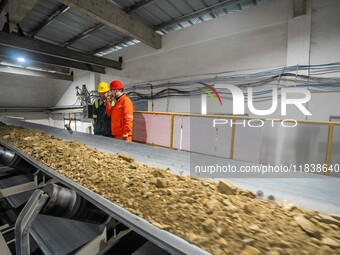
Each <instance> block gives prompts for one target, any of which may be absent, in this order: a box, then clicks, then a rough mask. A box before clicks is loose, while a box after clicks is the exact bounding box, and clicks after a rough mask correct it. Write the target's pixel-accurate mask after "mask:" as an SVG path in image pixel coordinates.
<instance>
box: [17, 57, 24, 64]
mask: <svg viewBox="0 0 340 255" xmlns="http://www.w3.org/2000/svg"><path fill="white" fill-rule="evenodd" d="M17 60H18V61H19V62H20V63H24V62H25V61H26V59H24V58H21V57H20V58H17Z"/></svg>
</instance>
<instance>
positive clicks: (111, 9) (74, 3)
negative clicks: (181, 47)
mask: <svg viewBox="0 0 340 255" xmlns="http://www.w3.org/2000/svg"><path fill="white" fill-rule="evenodd" d="M58 1H59V2H62V3H63V4H66V5H68V6H70V7H75V8H78V9H79V10H81V11H83V12H84V13H86V14H87V15H89V16H91V17H93V18H95V19H97V20H98V21H100V22H101V23H103V24H104V25H106V26H108V27H112V28H113V29H115V30H117V31H119V32H121V33H123V34H125V35H127V36H129V37H132V38H136V39H138V40H139V41H141V42H143V43H145V44H147V45H149V46H151V47H153V48H155V49H160V48H161V47H162V42H161V36H160V35H159V34H157V33H156V32H154V31H153V30H152V28H150V27H148V26H146V25H144V24H143V23H141V22H139V21H137V20H135V19H133V18H131V17H130V16H129V15H128V14H127V13H125V12H124V11H122V10H121V9H119V8H118V7H116V6H114V5H113V4H112V3H110V2H109V1H107V0H58Z"/></svg>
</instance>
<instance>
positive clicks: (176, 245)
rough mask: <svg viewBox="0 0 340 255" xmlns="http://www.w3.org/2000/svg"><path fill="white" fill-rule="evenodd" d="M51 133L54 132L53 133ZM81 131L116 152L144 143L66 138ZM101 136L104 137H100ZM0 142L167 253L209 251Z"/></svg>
mask: <svg viewBox="0 0 340 255" xmlns="http://www.w3.org/2000/svg"><path fill="white" fill-rule="evenodd" d="M1 121H3V120H2V119H1ZM3 122H4V121H3ZM6 123H7V124H12V123H8V122H7V121H6ZM17 124H18V123H17ZM19 124H25V125H24V126H26V124H27V123H26V122H23V123H20V122H19ZM29 124H31V123H29ZM38 126H39V125H38ZM31 128H32V127H31ZM48 129H49V130H50V131H51V130H53V131H54V132H60V130H58V129H56V128H48ZM44 132H46V133H49V134H51V132H48V131H46V130H44ZM66 133H67V131H66ZM66 133H65V132H60V134H62V136H65V134H66ZM52 134H53V133H52ZM54 135H56V134H54ZM66 135H67V134H66ZM82 135H83V136H84V137H86V138H87V140H88V141H90V143H91V144H90V145H92V146H94V145H95V143H98V142H100V141H106V143H107V146H108V148H111V149H113V148H115V150H117V152H122V148H125V150H124V151H126V152H128V153H129V151H127V148H129V146H133V145H136V146H137V147H138V146H139V147H140V149H142V147H143V150H142V151H145V147H146V146H143V145H139V144H132V143H131V144H130V143H125V142H122V143H120V141H118V143H117V145H118V144H120V145H119V146H118V147H120V148H117V147H116V146H114V147H113V146H112V145H113V144H114V145H116V142H117V141H116V140H113V139H110V138H105V137H94V136H91V135H86V134H85V135H84V134H77V135H75V136H72V137H68V138H72V140H78V141H79V137H82ZM77 136H78V139H74V138H76V137H77ZM102 138H104V140H103V139H102ZM97 139H98V141H96V140H97ZM91 141H92V142H91ZM108 142H111V143H112V144H111V145H110V144H109V143H108ZM0 144H2V145H3V146H5V147H7V148H8V149H10V150H12V151H15V152H16V153H17V154H18V155H19V156H21V157H23V158H24V159H25V160H27V161H28V162H29V163H31V164H32V165H34V166H35V167H37V168H38V169H41V170H42V171H43V172H44V173H46V174H47V175H49V176H50V177H52V178H54V179H56V180H58V181H59V182H61V183H63V184H64V185H65V186H67V187H69V188H71V189H73V190H75V191H76V192H77V193H78V194H80V195H81V196H82V197H84V198H85V199H86V200H88V201H89V202H91V203H93V204H94V205H96V206H97V207H98V208H100V209H101V210H103V211H104V212H106V213H107V214H109V215H110V216H112V217H113V218H115V219H117V220H118V221H120V222H122V223H123V224H124V225H126V226H127V227H129V228H131V229H132V230H133V231H135V232H137V233H138V234H140V235H141V236H143V237H145V238H146V239H148V240H149V241H151V242H153V243H154V244H156V245H157V246H159V247H161V248H162V249H164V250H166V251H168V252H169V253H171V254H181V255H184V254H195V255H207V254H209V253H208V252H206V251H203V250H202V249H200V248H198V247H197V246H194V245H192V244H190V243H188V242H187V241H185V240H183V239H181V238H179V237H178V236H176V235H173V234H171V233H169V232H167V231H164V230H160V229H158V228H157V227H155V226H153V225H152V224H150V223H149V222H148V221H146V220H144V219H142V218H140V217H138V216H136V215H134V214H132V213H130V212H128V211H127V210H125V209H123V208H121V207H119V206H117V205H116V204H114V203H112V202H111V201H109V200H107V199H105V198H103V197H101V196H99V195H98V194H96V193H94V192H92V191H90V190H88V189H86V188H84V187H83V186H81V185H79V184H77V183H75V182H73V181H72V180H70V179H68V178H66V177H65V176H63V175H61V174H59V173H58V172H56V171H54V170H53V169H51V168H49V167H46V166H45V165H43V164H41V163H40V162H38V161H37V160H35V159H32V158H30V157H28V156H26V155H24V154H23V153H22V152H21V151H20V150H18V149H17V148H15V147H14V146H12V145H10V144H8V143H6V142H3V141H0ZM94 147H95V146H94ZM134 147H135V146H134ZM154 149H156V148H154ZM110 151H111V152H112V150H110ZM150 155H151V154H150Z"/></svg>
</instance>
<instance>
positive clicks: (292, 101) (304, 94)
mask: <svg viewBox="0 0 340 255" xmlns="http://www.w3.org/2000/svg"><path fill="white" fill-rule="evenodd" d="M201 84H202V85H204V86H205V88H202V90H203V91H204V92H206V93H207V94H208V95H209V96H210V98H211V99H212V100H213V101H214V104H216V98H215V96H216V97H217V98H218V100H219V102H220V105H221V106H222V100H221V97H220V95H219V94H218V92H217V91H216V89H215V88H214V87H213V86H211V85H208V84H205V83H201ZM220 87H221V88H224V89H228V90H229V91H230V92H231V94H232V98H233V115H245V104H246V103H245V94H244V93H243V91H242V90H241V89H240V88H239V87H237V86H235V85H229V84H226V85H220ZM278 90H280V91H281V98H280V96H279V94H278ZM214 95H215V96H214ZM246 95H247V106H248V110H249V112H251V113H252V114H254V115H257V116H268V115H271V114H273V113H274V112H275V111H276V110H277V107H278V105H279V103H278V101H279V98H280V101H281V102H280V103H281V105H280V106H281V107H280V108H281V115H282V116H286V115H287V105H295V107H297V109H299V110H300V111H301V112H302V113H303V114H304V115H305V116H311V115H312V114H311V113H310V112H309V111H308V110H307V108H306V107H305V106H304V105H303V104H305V103H307V102H309V100H310V99H311V93H310V91H309V90H308V89H307V88H301V87H298V88H297V87H289V88H280V89H277V88H273V89H272V104H271V106H270V108H269V109H266V110H259V109H256V108H255V106H254V100H253V88H252V87H248V88H247V94H246ZM292 95H293V96H292ZM274 121H277V119H275V120H272V122H271V123H272V124H271V126H272V127H273V126H274ZM227 123H230V124H231V125H233V122H232V121H230V120H223V119H215V120H214V122H213V126H214V127H216V125H221V124H224V125H225V124H227ZM243 123H244V125H246V124H247V123H248V124H249V125H248V126H250V127H262V126H263V125H264V123H265V122H264V121H263V120H261V119H252V120H248V121H243ZM287 123H288V124H287ZM291 123H293V124H291ZM234 124H241V123H234ZM281 125H282V126H284V127H295V126H297V121H296V120H294V119H287V120H282V121H281Z"/></svg>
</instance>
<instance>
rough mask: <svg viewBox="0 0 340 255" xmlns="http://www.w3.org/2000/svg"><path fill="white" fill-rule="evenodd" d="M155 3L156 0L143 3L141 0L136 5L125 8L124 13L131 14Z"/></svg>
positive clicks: (145, 0) (147, 0)
mask: <svg viewBox="0 0 340 255" xmlns="http://www.w3.org/2000/svg"><path fill="white" fill-rule="evenodd" d="M156 1H157V0H144V1H143V0H142V1H139V2H138V3H136V4H134V5H132V6H130V7H128V8H126V9H125V12H126V13H131V12H134V11H137V10H138V9H140V8H143V7H145V6H148V5H150V4H153V3H154V2H156Z"/></svg>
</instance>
